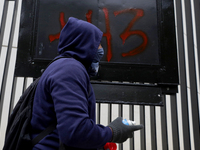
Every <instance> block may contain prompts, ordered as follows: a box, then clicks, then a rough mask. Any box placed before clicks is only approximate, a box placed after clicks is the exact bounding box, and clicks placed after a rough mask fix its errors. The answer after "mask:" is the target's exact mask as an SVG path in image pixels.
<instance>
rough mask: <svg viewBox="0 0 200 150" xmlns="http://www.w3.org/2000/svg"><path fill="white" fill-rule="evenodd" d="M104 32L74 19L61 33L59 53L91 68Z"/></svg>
mask: <svg viewBox="0 0 200 150" xmlns="http://www.w3.org/2000/svg"><path fill="white" fill-rule="evenodd" d="M102 36H103V32H102V31H101V30H100V29H98V28H97V27H96V26H94V25H93V24H91V23H89V22H86V21H83V20H79V19H76V18H73V17H70V18H69V19H68V22H67V24H66V25H65V26H64V28H63V29H62V31H61V33H60V39H59V45H58V52H59V54H61V55H68V56H70V57H73V58H75V59H76V60H78V61H80V62H81V63H82V64H83V65H84V66H86V67H87V66H89V65H90V64H91V63H92V60H93V58H94V56H95V54H96V53H97V49H98V46H99V44H100V42H101V39H102Z"/></svg>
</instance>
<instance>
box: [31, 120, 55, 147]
mask: <svg viewBox="0 0 200 150" xmlns="http://www.w3.org/2000/svg"><path fill="white" fill-rule="evenodd" d="M54 129H56V124H55V123H54V124H51V125H50V126H48V127H47V128H46V129H45V130H43V131H42V132H41V133H40V134H38V135H37V136H36V137H35V138H34V139H32V147H33V146H34V145H35V144H37V143H38V142H39V141H40V140H42V139H43V138H44V137H45V136H47V135H48V134H50V133H51V132H52V131H53V130H54Z"/></svg>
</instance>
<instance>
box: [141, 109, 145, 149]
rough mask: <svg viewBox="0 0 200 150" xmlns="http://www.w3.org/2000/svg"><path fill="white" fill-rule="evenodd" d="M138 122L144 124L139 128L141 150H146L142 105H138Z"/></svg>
mask: <svg viewBox="0 0 200 150" xmlns="http://www.w3.org/2000/svg"><path fill="white" fill-rule="evenodd" d="M140 124H143V125H144V128H143V129H142V130H141V139H140V141H141V143H140V144H141V150H146V142H145V139H146V136H145V133H146V132H145V109H144V106H140Z"/></svg>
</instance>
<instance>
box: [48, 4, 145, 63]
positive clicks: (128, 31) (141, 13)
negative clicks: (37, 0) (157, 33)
mask: <svg viewBox="0 0 200 150" xmlns="http://www.w3.org/2000/svg"><path fill="white" fill-rule="evenodd" d="M103 12H104V15H105V26H106V32H104V33H103V37H106V43H107V55H106V56H107V61H108V62H109V61H110V60H111V58H112V47H111V41H112V35H111V33H110V23H109V14H108V9H107V8H103ZM92 13H93V11H92V10H88V12H87V13H86V20H87V22H89V23H92ZM122 13H136V15H135V17H134V18H133V19H132V20H131V22H130V23H129V24H128V26H127V28H126V29H125V30H124V31H123V33H121V35H120V38H121V39H122V41H123V45H124V44H125V41H126V40H127V38H128V37H130V36H131V35H139V36H141V37H142V39H143V43H142V44H141V45H139V46H138V47H136V48H135V49H133V50H131V51H129V52H127V53H122V56H123V57H126V56H134V55H137V54H139V53H141V52H143V51H144V50H145V48H146V46H147V43H148V38H147V35H146V34H145V33H144V32H143V31H141V30H131V28H132V27H133V25H134V24H135V22H136V21H137V20H138V19H140V18H141V17H142V16H144V11H143V10H142V9H134V8H131V9H124V10H121V11H115V12H114V15H115V17H116V16H117V15H119V14H122ZM59 20H60V25H61V30H62V28H63V27H64V26H65V24H66V22H65V19H64V13H63V12H61V13H60V18H59ZM59 37H60V33H57V34H54V35H52V34H51V35H49V41H50V42H53V41H55V40H57V39H59Z"/></svg>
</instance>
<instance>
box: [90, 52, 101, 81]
mask: <svg viewBox="0 0 200 150" xmlns="http://www.w3.org/2000/svg"><path fill="white" fill-rule="evenodd" d="M103 55H104V50H103V48H100V49H98V50H97V54H96V55H95V57H94V60H93V61H92V63H91V66H90V67H89V70H88V74H89V75H90V76H92V77H94V76H96V75H97V73H98V70H99V62H100V60H101V58H102V57H103Z"/></svg>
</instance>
